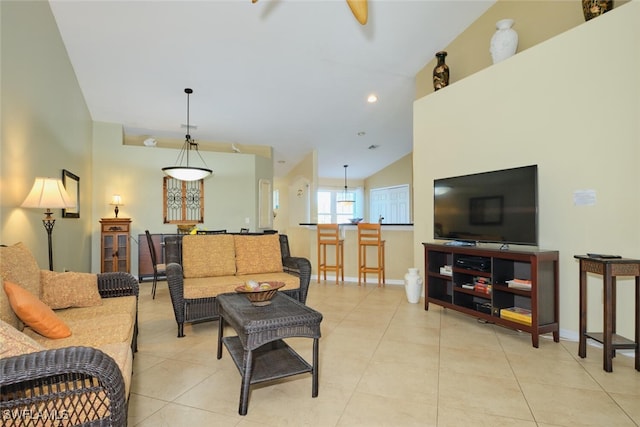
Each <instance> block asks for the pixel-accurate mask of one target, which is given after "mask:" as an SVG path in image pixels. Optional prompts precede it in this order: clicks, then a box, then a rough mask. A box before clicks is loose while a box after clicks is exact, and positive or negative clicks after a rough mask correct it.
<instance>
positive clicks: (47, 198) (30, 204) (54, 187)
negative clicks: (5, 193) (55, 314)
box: [20, 177, 75, 271]
mask: <svg viewBox="0 0 640 427" xmlns="http://www.w3.org/2000/svg"><path fill="white" fill-rule="evenodd" d="M20 206H21V207H23V208H40V209H46V211H45V212H44V215H45V217H44V219H43V220H42V225H44V229H45V230H47V238H48V241H49V270H51V271H53V249H52V246H51V232H52V231H53V226H54V225H55V223H56V220H55V219H53V217H52V215H53V212H51V209H65V208H71V207H74V206H75V205H74V204H73V203H72V202H71V197H69V194H68V193H67V190H65V188H64V185H63V184H62V180H60V179H54V178H40V177H38V178H36V180H35V182H34V183H33V187H32V188H31V191H30V192H29V195H27V198H26V199H24V202H22V205H20Z"/></svg>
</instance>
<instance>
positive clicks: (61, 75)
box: [0, 1, 93, 271]
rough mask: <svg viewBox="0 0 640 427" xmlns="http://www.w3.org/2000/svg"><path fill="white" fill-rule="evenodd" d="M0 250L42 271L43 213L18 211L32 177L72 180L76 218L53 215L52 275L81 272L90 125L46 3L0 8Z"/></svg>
mask: <svg viewBox="0 0 640 427" xmlns="http://www.w3.org/2000/svg"><path fill="white" fill-rule="evenodd" d="M0 14H1V19H2V21H1V25H0V31H1V38H2V51H1V55H2V61H1V74H2V79H1V88H0V90H1V96H0V98H1V128H2V131H1V132H2V137H1V138H2V139H1V141H0V243H3V244H14V243H16V242H18V241H22V242H24V243H25V244H26V246H27V247H28V248H29V249H30V250H31V251H32V252H33V254H34V255H35V257H36V260H37V262H38V265H39V266H40V268H43V269H46V268H48V265H49V261H48V251H47V237H46V231H45V229H44V227H43V226H42V219H43V218H44V215H43V211H40V210H38V209H23V208H20V204H22V202H23V201H24V199H25V197H26V196H27V193H28V192H29V190H30V189H31V186H32V185H33V181H34V178H35V177H37V176H48V177H53V178H60V177H61V176H62V170H63V169H67V170H69V171H71V172H72V173H74V174H75V175H78V176H79V177H80V193H81V194H80V218H79V219H72V218H61V210H60V209H55V210H54V217H55V219H56V223H55V227H54V229H53V261H54V269H55V270H58V271H61V270H63V269H70V270H76V271H89V269H90V260H91V233H92V227H93V224H92V215H91V205H92V191H93V186H92V179H91V176H92V159H91V132H92V123H91V117H90V115H89V112H88V109H87V107H86V105H85V102H84V98H83V95H82V93H81V91H80V88H79V86H78V82H77V81H76V76H75V73H74V71H73V69H72V67H71V64H70V63H69V61H68V58H67V53H66V49H65V47H64V45H63V43H62V40H61V38H60V35H59V33H58V28H57V25H56V23H55V21H54V19H53V15H52V14H51V10H50V8H49V3H48V2H46V1H29V2H26V1H25V2H7V1H2V2H0Z"/></svg>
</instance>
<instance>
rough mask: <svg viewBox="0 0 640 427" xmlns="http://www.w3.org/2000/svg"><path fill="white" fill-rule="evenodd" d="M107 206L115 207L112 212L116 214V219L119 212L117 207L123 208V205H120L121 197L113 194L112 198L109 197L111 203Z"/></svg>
mask: <svg viewBox="0 0 640 427" xmlns="http://www.w3.org/2000/svg"><path fill="white" fill-rule="evenodd" d="M109 204H110V205H115V209H113V212H114V213H115V214H116V218H118V212H120V209H118V206H124V204H123V203H122V197H121V196H120V195H119V194H114V195H113V196H111V203H109Z"/></svg>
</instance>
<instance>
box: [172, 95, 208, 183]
mask: <svg viewBox="0 0 640 427" xmlns="http://www.w3.org/2000/svg"><path fill="white" fill-rule="evenodd" d="M184 93H186V94H187V134H186V135H185V140H184V145H183V146H182V148H181V149H180V154H178V159H177V160H176V166H167V167H166V168H162V171H163V172H164V173H165V174H167V175H169V176H170V177H171V178H175V179H178V180H180V181H197V180H200V179H203V178H206V177H208V176H209V175H211V174H212V173H213V171H212V170H211V169H209V168H208V167H207V164H206V163H205V161H204V159H203V158H202V156H201V155H200V152H199V151H198V143H197V142H195V141H194V140H193V139H191V135H190V134H189V95H191V94H192V93H193V89H189V88H186V89H185V90H184ZM191 150H193V151H195V152H196V153H197V154H198V157H200V160H202V163H203V164H204V166H205V167H196V166H190V165H189V154H190V152H191ZM185 158H186V159H185ZM184 160H186V165H185V166H183V164H182V162H183V161H184Z"/></svg>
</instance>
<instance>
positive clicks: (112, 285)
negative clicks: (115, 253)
mask: <svg viewBox="0 0 640 427" xmlns="http://www.w3.org/2000/svg"><path fill="white" fill-rule="evenodd" d="M98 291H99V292H100V296H101V297H102V298H114V297H124V296H130V295H135V296H136V297H137V296H138V293H139V291H140V285H139V284H138V280H137V279H136V278H135V277H134V276H133V275H131V274H129V273H124V272H113V273H101V274H98Z"/></svg>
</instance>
